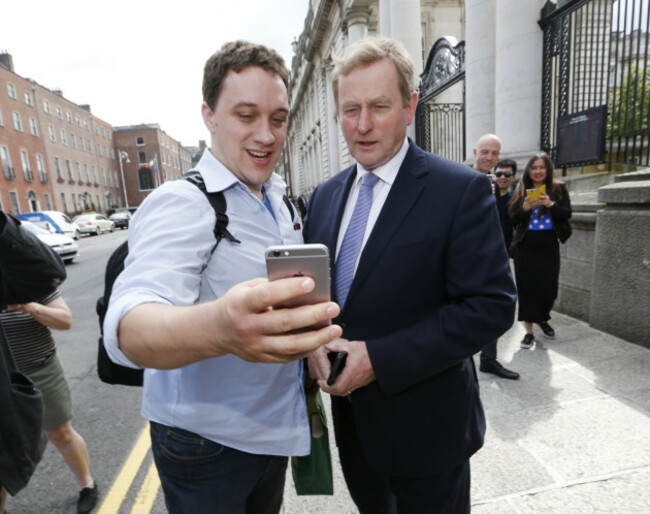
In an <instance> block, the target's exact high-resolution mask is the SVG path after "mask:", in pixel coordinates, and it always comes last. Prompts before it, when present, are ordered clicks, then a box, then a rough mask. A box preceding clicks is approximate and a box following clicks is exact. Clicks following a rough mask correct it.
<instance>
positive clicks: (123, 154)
mask: <svg viewBox="0 0 650 514" xmlns="http://www.w3.org/2000/svg"><path fill="white" fill-rule="evenodd" d="M117 159H118V161H120V175H122V187H123V188H124V203H125V204H126V208H127V210H128V209H129V197H128V196H127V194H126V182H124V166H122V161H123V160H126V163H127V164H131V160H130V159H129V154H128V153H126V152H125V151H123V150H119V149H118V150H117Z"/></svg>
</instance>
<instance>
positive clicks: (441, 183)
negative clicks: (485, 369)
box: [305, 38, 515, 514]
mask: <svg viewBox="0 0 650 514" xmlns="http://www.w3.org/2000/svg"><path fill="white" fill-rule="evenodd" d="M333 87H334V95H335V100H336V102H337V108H338V112H339V117H340V120H341V128H342V131H343V134H344V136H345V139H346V141H347V144H348V147H349V149H350V153H351V154H352V156H354V158H355V159H356V164H355V165H353V166H351V167H350V168H348V169H346V170H344V171H343V172H341V173H339V174H338V175H336V176H335V177H333V178H332V179H330V180H328V181H327V182H325V183H324V184H322V185H321V186H319V187H318V188H317V189H316V190H315V191H314V193H313V194H312V196H311V199H310V203H309V208H308V213H307V219H306V221H305V239H306V241H307V242H310V243H316V242H318V243H324V244H326V245H327V246H328V247H329V249H330V255H331V256H332V259H333V264H332V270H333V288H332V294H333V299H334V300H336V301H338V303H339V304H340V305H341V307H342V311H341V314H340V316H339V318H337V320H335V322H337V323H339V324H340V325H341V326H342V327H343V336H342V339H338V340H336V341H334V342H332V343H329V344H327V345H326V346H325V347H323V348H321V349H319V350H317V351H316V352H314V353H313V354H312V355H311V356H310V370H311V373H312V374H313V375H315V376H316V377H317V378H318V381H319V385H320V386H321V388H322V389H323V390H325V391H327V392H329V393H331V394H332V395H334V396H333V399H332V406H333V411H334V426H335V430H336V439H337V444H338V447H339V453H340V457H341V463H342V466H343V471H344V475H345V479H346V482H347V484H348V488H349V489H350V493H351V496H352V498H353V500H354V501H355V503H356V505H357V507H358V508H359V510H360V512H361V513H372V514H381V513H394V512H400V513H406V512H427V513H429V512H431V513H433V512H436V513H437V512H453V513H460V512H468V511H469V506H470V501H469V488H470V479H469V478H470V473H469V458H470V456H471V455H472V454H473V453H475V452H476V451H477V450H478V449H479V448H480V447H481V446H482V444H483V437H484V433H485V417H484V413H483V408H482V406H481V401H480V398H479V389H478V382H477V378H476V370H475V368H474V363H473V360H472V355H474V354H475V353H477V352H478V351H480V350H481V348H482V347H484V346H485V345H486V344H488V343H489V342H490V341H493V340H494V339H496V338H497V337H499V336H500V335H501V334H502V333H503V332H505V331H506V330H507V329H508V328H509V327H510V326H511V325H512V322H513V316H514V308H515V288H514V284H513V282H512V277H511V274H510V268H509V265H508V257H507V255H506V251H505V248H504V246H503V242H502V237H501V235H500V233H499V231H500V230H501V229H500V226H499V223H498V218H497V210H496V209H495V200H494V196H493V195H492V191H491V186H490V182H489V179H488V178H487V177H486V176H485V175H483V174H481V173H478V172H476V171H474V170H471V169H470V168H468V167H467V166H463V165H460V164H457V163H453V162H451V161H448V160H446V159H442V158H440V157H438V156H436V155H433V154H430V153H427V152H424V151H422V150H421V149H420V148H418V147H417V146H416V145H415V143H413V141H411V140H410V139H408V138H407V136H406V131H407V126H408V125H409V124H410V123H411V122H412V120H413V116H414V113H415V109H416V106H417V94H416V93H415V92H414V91H413V66H412V62H411V59H410V58H409V56H408V54H407V53H406V52H405V50H404V48H403V47H402V45H401V44H400V43H399V42H397V41H394V40H390V39H386V38H369V39H365V40H363V41H360V42H359V43H356V44H354V45H352V46H351V47H349V48H348V50H347V52H346V54H345V55H344V56H343V58H342V59H338V60H336V62H335V69H334V75H333ZM342 350H345V351H347V352H348V357H347V364H346V367H345V368H344V370H343V372H342V373H341V375H340V376H339V377H338V379H337V380H336V382H335V383H334V385H333V386H332V387H328V386H327V384H326V379H327V376H328V374H329V370H330V364H329V360H328V359H327V356H326V353H327V352H328V351H342Z"/></svg>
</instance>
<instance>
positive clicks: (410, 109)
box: [406, 91, 418, 125]
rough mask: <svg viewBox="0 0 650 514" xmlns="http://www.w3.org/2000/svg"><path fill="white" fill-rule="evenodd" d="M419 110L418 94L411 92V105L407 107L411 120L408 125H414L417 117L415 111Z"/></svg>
mask: <svg viewBox="0 0 650 514" xmlns="http://www.w3.org/2000/svg"><path fill="white" fill-rule="evenodd" d="M417 108H418V94H417V93H416V92H415V91H412V92H411V98H410V99H409V103H408V105H407V106H406V110H407V112H408V114H409V119H408V123H407V125H410V124H411V123H413V118H414V117H415V111H416V110H417Z"/></svg>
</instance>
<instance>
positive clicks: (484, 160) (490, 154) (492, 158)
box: [472, 134, 519, 380]
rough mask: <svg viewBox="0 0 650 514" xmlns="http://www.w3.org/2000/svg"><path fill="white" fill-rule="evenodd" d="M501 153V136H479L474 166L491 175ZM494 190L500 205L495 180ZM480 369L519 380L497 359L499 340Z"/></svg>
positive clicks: (483, 355) (484, 356)
mask: <svg viewBox="0 0 650 514" xmlns="http://www.w3.org/2000/svg"><path fill="white" fill-rule="evenodd" d="M500 154H501V141H500V140H499V138H498V137H497V136H495V135H494V134H484V135H482V136H481V137H480V138H479V140H478V142H477V143H476V148H474V159H475V160H474V166H472V167H473V168H474V169H475V170H476V171H480V172H481V173H485V174H486V175H489V174H490V172H491V171H492V170H493V169H494V167H495V166H496V164H497V162H498V161H499V155H500ZM492 191H493V192H494V194H495V199H496V200H497V206H498V197H496V196H497V195H499V194H500V193H499V189H498V187H496V186H495V184H494V182H492ZM500 216H501V212H500V211H499V217H500ZM479 369H480V370H481V371H482V372H483V373H492V374H493V375H496V376H498V377H501V378H507V379H510V380H517V379H518V378H519V373H517V372H515V371H512V370H509V369H507V368H504V367H503V365H502V364H501V363H500V362H499V361H498V360H497V341H494V342H492V343H490V344H489V345H487V346H486V347H485V348H483V351H481V365H480V366H479Z"/></svg>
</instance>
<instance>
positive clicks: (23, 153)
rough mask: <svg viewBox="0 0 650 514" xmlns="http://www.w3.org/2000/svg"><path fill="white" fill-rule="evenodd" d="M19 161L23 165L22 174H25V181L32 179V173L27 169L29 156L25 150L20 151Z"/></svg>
mask: <svg viewBox="0 0 650 514" xmlns="http://www.w3.org/2000/svg"><path fill="white" fill-rule="evenodd" d="M20 162H21V164H22V165H23V174H24V175H25V180H26V181H27V182H31V181H32V180H34V175H33V174H32V170H30V169H29V157H28V156H27V152H26V151H25V150H21V151H20Z"/></svg>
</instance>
